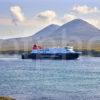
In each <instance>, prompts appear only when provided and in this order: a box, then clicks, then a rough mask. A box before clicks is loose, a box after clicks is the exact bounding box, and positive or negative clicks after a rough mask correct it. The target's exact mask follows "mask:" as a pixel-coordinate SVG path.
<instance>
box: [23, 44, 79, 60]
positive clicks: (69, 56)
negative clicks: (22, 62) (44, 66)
mask: <svg viewBox="0 0 100 100" xmlns="http://www.w3.org/2000/svg"><path fill="white" fill-rule="evenodd" d="M79 56H80V52H76V51H74V49H73V47H70V46H67V47H65V48H42V47H41V46H37V45H33V47H32V51H31V52H30V53H24V54H22V59H55V60H56V59H65V60H74V59H77V58H79Z"/></svg>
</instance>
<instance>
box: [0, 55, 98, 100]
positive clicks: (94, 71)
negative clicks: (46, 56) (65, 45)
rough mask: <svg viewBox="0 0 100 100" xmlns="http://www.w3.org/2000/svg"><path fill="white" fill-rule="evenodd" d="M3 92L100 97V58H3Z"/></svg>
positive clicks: (35, 98)
mask: <svg viewBox="0 0 100 100" xmlns="http://www.w3.org/2000/svg"><path fill="white" fill-rule="evenodd" d="M0 95H2V96H3V95H4V96H12V97H14V98H16V99H17V100H100V58H93V57H80V58H79V59H78V60H71V61H66V60H62V61H61V60H21V59H20V58H19V57H16V56H15V57H13V58H12V57H9V56H8V57H4V56H3V57H2V56H1V57H0Z"/></svg>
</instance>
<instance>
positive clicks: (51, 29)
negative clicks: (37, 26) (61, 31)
mask: <svg viewBox="0 0 100 100" xmlns="http://www.w3.org/2000/svg"><path fill="white" fill-rule="evenodd" d="M59 27H60V26H58V25H55V24H51V25H49V26H47V27H45V28H44V29H42V30H41V31H39V32H37V33H36V34H35V35H33V36H32V37H33V39H34V40H40V39H45V38H48V37H49V36H50V35H51V34H52V33H53V32H54V31H55V30H57V29H58V28H59Z"/></svg>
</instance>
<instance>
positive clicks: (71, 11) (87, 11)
mask: <svg viewBox="0 0 100 100" xmlns="http://www.w3.org/2000/svg"><path fill="white" fill-rule="evenodd" d="M99 16H100V0H0V38H13V37H25V36H30V35H33V34H35V33H36V32H37V31H39V30H41V29H42V28H44V27H45V26H47V25H50V24H58V25H63V24H65V23H67V22H69V21H71V20H74V19H77V18H80V19H83V20H85V21H87V22H89V23H90V24H93V25H95V26H96V27H97V28H100V18H99Z"/></svg>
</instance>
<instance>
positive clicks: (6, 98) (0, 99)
mask: <svg viewBox="0 0 100 100" xmlns="http://www.w3.org/2000/svg"><path fill="white" fill-rule="evenodd" d="M0 100H15V99H13V98H11V97H2V96H1V97H0Z"/></svg>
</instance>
